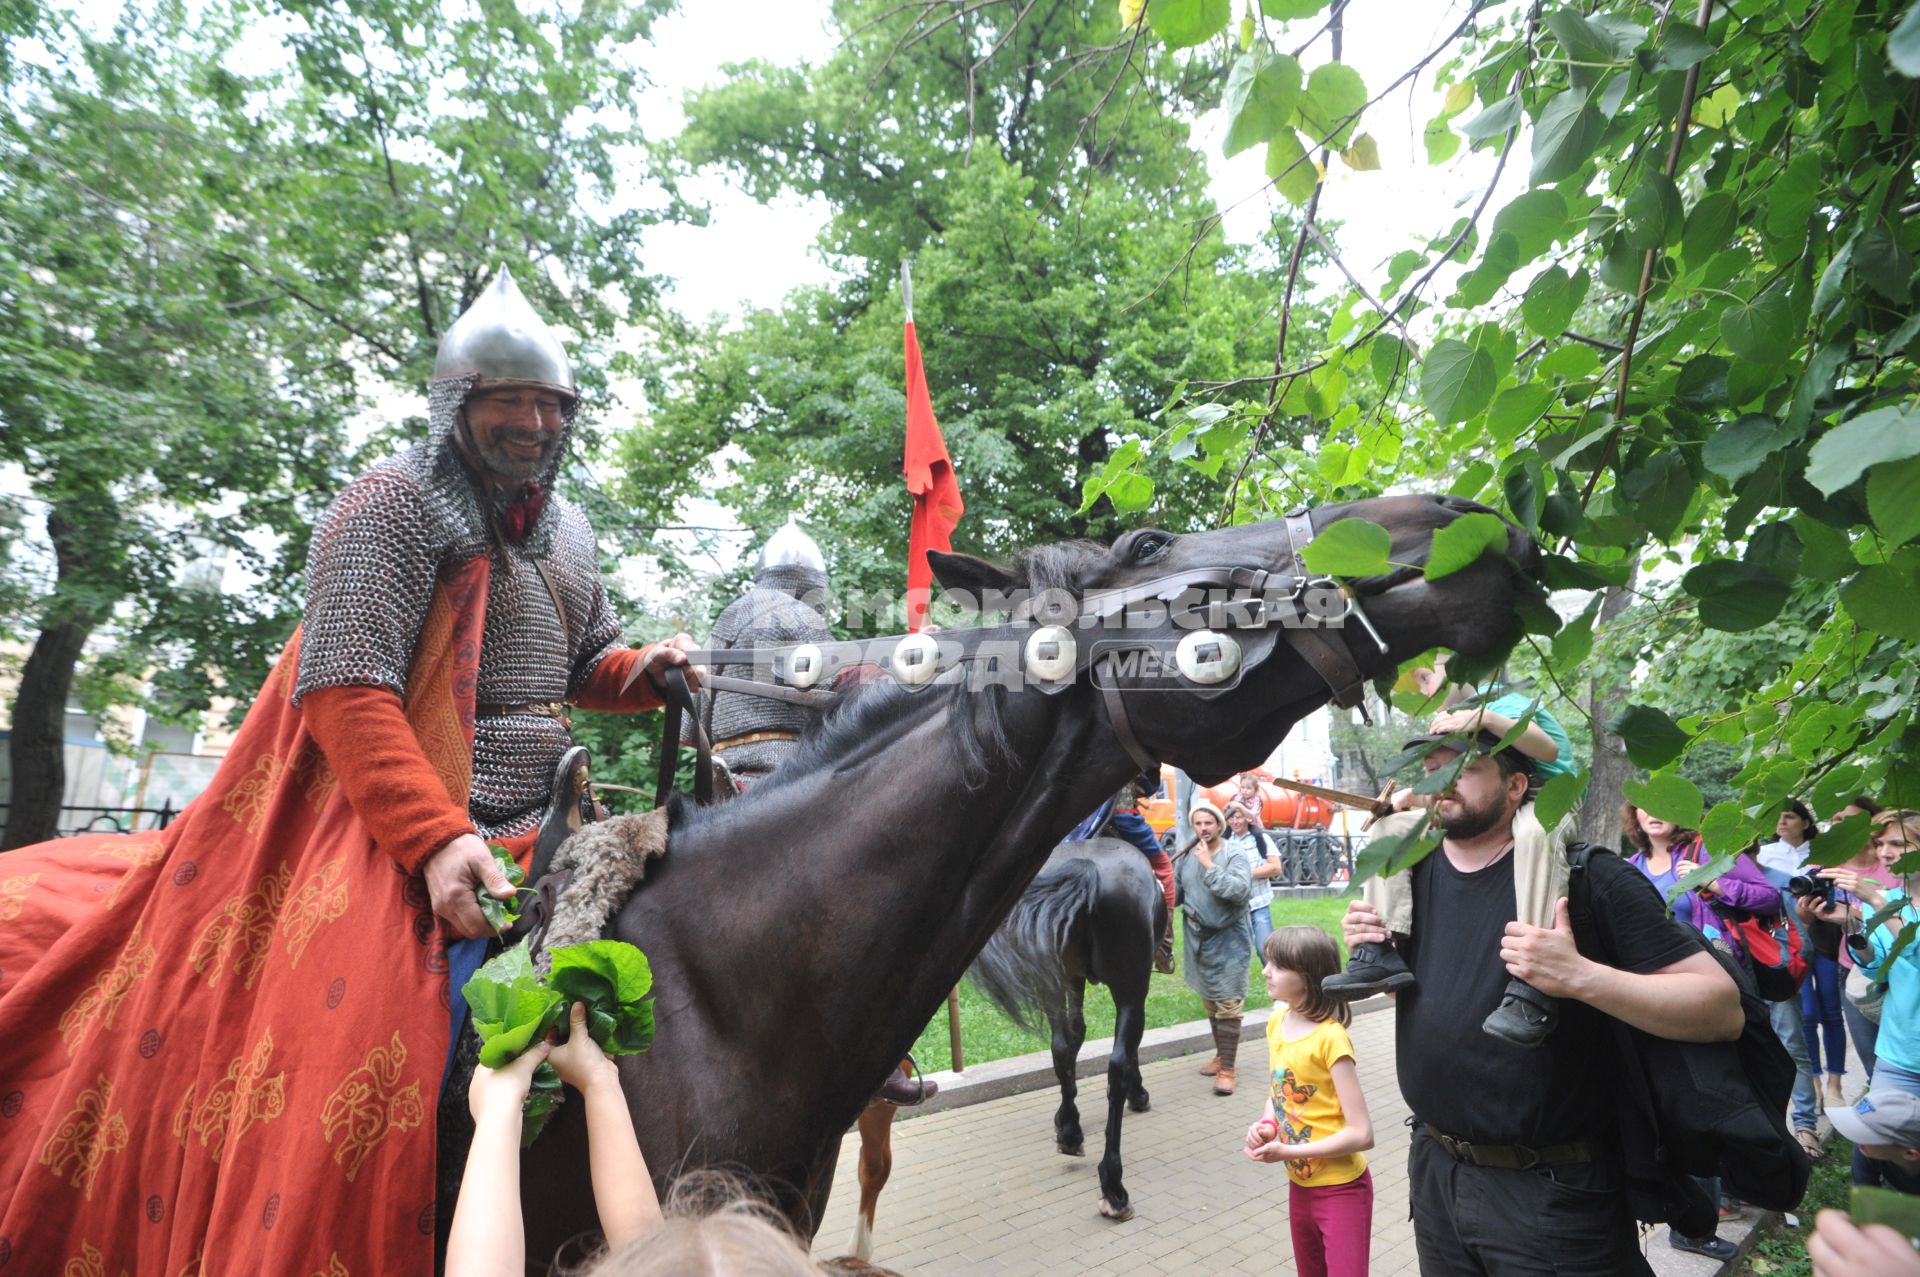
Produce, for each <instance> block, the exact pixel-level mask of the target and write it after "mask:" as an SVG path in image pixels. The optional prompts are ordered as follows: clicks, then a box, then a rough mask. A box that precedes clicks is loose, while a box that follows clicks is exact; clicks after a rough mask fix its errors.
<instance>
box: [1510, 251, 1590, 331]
mask: <svg viewBox="0 0 1920 1277" xmlns="http://www.w3.org/2000/svg"><path fill="white" fill-rule="evenodd" d="M1585 278H1586V277H1585V276H1584V275H1583V276H1581V279H1582V280H1584V279H1585ZM1585 291H1586V290H1585V288H1584V287H1581V288H1579V289H1576V287H1575V284H1574V281H1573V279H1572V277H1570V276H1569V275H1568V274H1567V272H1566V271H1564V270H1562V269H1560V267H1558V266H1549V267H1547V268H1546V269H1545V270H1543V271H1541V272H1540V273H1539V274H1538V275H1535V276H1534V277H1533V282H1532V283H1531V284H1528V285H1527V292H1526V295H1525V296H1524V297H1522V298H1521V299H1520V317H1521V318H1522V319H1523V320H1525V321H1526V324H1527V327H1528V328H1529V329H1531V330H1532V331H1533V332H1534V333H1536V334H1537V335H1539V336H1541V337H1549V338H1551V337H1558V336H1559V335H1560V334H1561V333H1563V332H1565V331H1566V330H1567V325H1568V324H1570V323H1572V322H1573V312H1574V310H1575V309H1576V308H1577V307H1578V306H1579V304H1580V300H1581V294H1583V293H1584V292H1585Z"/></svg>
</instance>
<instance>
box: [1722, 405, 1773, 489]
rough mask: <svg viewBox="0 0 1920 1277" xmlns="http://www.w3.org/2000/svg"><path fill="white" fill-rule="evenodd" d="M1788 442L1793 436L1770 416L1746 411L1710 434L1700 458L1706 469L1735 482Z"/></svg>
mask: <svg viewBox="0 0 1920 1277" xmlns="http://www.w3.org/2000/svg"><path fill="white" fill-rule="evenodd" d="M1791 442H1792V437H1791V436H1790V435H1789V434H1787V433H1786V432H1785V431H1783V430H1782V429H1781V427H1780V423H1779V422H1777V421H1775V420H1774V419H1773V418H1772V417H1769V416H1767V415H1765V414H1764V413H1757V412H1755V413H1748V414H1747V415H1746V416H1744V417H1742V418H1740V419H1739V420H1738V421H1735V422H1731V423H1729V424H1727V425H1724V426H1721V427H1720V428H1719V429H1718V430H1716V431H1714V432H1713V433H1712V434H1711V435H1709V436H1708V437H1707V443H1706V446H1705V447H1704V448H1702V449H1701V450H1700V459H1701V461H1703V462H1704V463H1705V464H1706V467H1707V469H1709V470H1711V471H1713V472H1714V473H1715V474H1717V475H1719V476H1721V477H1722V478H1725V479H1729V480H1732V481H1733V482H1735V483H1738V482H1739V481H1740V480H1742V479H1744V478H1746V477H1747V476H1748V475H1750V474H1752V473H1753V472H1754V471H1755V470H1758V469H1759V468H1760V463H1761V462H1762V461H1764V460H1766V459H1767V457H1768V456H1769V455H1770V454H1772V453H1774V452H1776V451H1778V450H1779V449H1780V448H1782V447H1784V446H1786V445H1787V444H1788V443H1791Z"/></svg>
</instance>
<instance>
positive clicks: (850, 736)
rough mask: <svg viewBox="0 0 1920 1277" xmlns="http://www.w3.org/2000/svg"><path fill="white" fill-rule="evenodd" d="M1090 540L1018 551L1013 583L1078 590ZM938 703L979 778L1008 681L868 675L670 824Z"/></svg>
mask: <svg viewBox="0 0 1920 1277" xmlns="http://www.w3.org/2000/svg"><path fill="white" fill-rule="evenodd" d="M1106 553H1107V551H1106V547H1105V546H1102V545H1100V544H1098V543H1097V542H1092V541H1067V542H1062V543H1060V544H1058V545H1044V546H1039V547H1037V548H1035V549H1032V550H1028V551H1024V552H1023V553H1021V554H1020V555H1018V556H1016V557H1015V560H1014V563H1013V565H1012V566H1010V567H1009V568H1008V569H1007V571H1008V574H1009V575H1010V576H1011V577H1012V578H1013V580H1014V581H1015V583H1016V587H1017V588H1021V589H1027V590H1031V591H1032V592H1034V593H1035V594H1038V593H1040V592H1041V591H1044V590H1054V589H1058V590H1065V591H1067V592H1068V593H1070V594H1073V595H1075V596H1076V597H1078V595H1079V593H1080V588H1081V586H1080V582H1081V581H1083V580H1084V579H1085V578H1086V575H1087V573H1088V571H1089V569H1090V568H1091V567H1092V566H1093V565H1094V564H1095V563H1097V562H1100V561H1103V560H1104V559H1105V557H1106ZM931 703H938V704H941V705H944V706H945V707H946V709H947V712H948V716H949V719H950V721H951V724H952V730H950V731H946V732H943V733H941V739H942V740H943V741H944V742H945V744H946V746H947V747H948V749H949V750H950V751H951V754H952V758H951V762H952V764H953V766H954V767H955V768H956V769H957V770H958V772H959V774H960V775H961V777H962V778H963V779H964V780H965V782H966V784H967V786H968V787H969V788H976V789H977V788H978V787H980V786H981V785H984V784H985V783H986V780H987V776H988V774H989V773H990V771H991V769H992V767H993V764H994V763H995V762H997V761H999V760H1000V759H1001V758H1002V757H1004V755H1005V754H1006V751H1007V744H1008V742H1007V729H1006V708H1007V689H1006V688H1005V687H1003V686H1000V685H998V684H988V685H987V686H984V687H973V686H970V685H969V684H968V681H967V680H966V679H964V678H962V679H960V680H958V681H956V682H954V683H952V684H936V685H934V686H932V687H928V688H926V689H925V690H923V691H913V690H909V689H907V688H905V687H902V686H900V685H899V684H897V683H895V682H893V681H892V680H891V679H874V680H872V681H870V682H867V683H863V684H861V685H860V686H858V687H855V688H852V689H850V690H848V691H846V692H843V693H841V694H840V696H839V697H838V698H837V699H836V701H835V703H834V704H833V705H832V706H830V707H829V708H828V709H827V711H826V712H825V713H824V714H822V715H821V717H820V718H819V719H817V720H816V721H815V722H814V723H813V724H812V725H811V726H810V727H808V728H807V730H806V731H805V732H804V733H802V735H801V737H800V740H799V742H798V743H797V744H796V745H795V746H794V749H793V752H792V753H791V754H789V755H788V756H787V757H786V758H785V759H784V760H783V761H782V762H781V763H780V765H779V766H778V767H776V768H774V770H773V771H772V772H771V773H769V774H768V775H767V777H766V778H765V779H764V780H762V781H760V782H759V783H758V784H756V785H755V786H754V787H753V788H752V789H750V790H748V791H747V793H745V794H744V795H742V796H741V797H740V798H737V799H735V800H733V801H731V802H726V803H720V804H717V805H715V806H713V807H705V808H701V807H694V806H692V805H691V804H688V805H686V806H685V807H676V809H675V810H674V811H673V812H672V813H671V815H672V824H673V827H674V828H675V829H676V830H678V829H680V828H681V827H682V825H683V824H684V825H704V824H706V823H707V822H708V821H709V820H714V819H719V818H720V817H721V816H722V815H723V814H724V813H726V812H729V811H733V810H736V809H739V808H741V807H742V806H743V805H745V804H748V803H751V802H752V801H753V800H755V799H756V798H758V797H760V796H761V795H763V794H772V793H777V792H779V791H780V790H783V789H785V788H787V787H789V786H791V785H793V784H796V783H798V782H799V781H800V780H801V779H802V778H804V777H806V776H808V775H810V774H811V773H813V772H816V771H818V770H819V769H821V768H822V767H829V766H835V765H841V766H844V765H845V764H846V762H847V760H848V759H849V757H851V756H857V755H858V754H860V753H863V752H866V751H870V750H876V749H882V748H885V747H886V746H887V745H888V744H889V743H890V742H891V740H892V738H893V737H894V736H895V735H896V734H897V732H898V731H899V729H900V728H901V727H903V726H904V725H906V724H907V723H909V722H911V721H913V719H914V717H915V716H914V715H913V713H912V711H913V709H914V707H915V706H917V705H927V704H931Z"/></svg>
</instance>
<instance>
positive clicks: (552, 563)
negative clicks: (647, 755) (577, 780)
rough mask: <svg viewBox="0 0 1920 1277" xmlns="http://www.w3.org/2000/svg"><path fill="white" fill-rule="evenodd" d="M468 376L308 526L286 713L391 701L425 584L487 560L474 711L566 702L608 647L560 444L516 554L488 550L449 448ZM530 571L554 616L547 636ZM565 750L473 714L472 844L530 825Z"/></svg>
mask: <svg viewBox="0 0 1920 1277" xmlns="http://www.w3.org/2000/svg"><path fill="white" fill-rule="evenodd" d="M473 384H474V379H473V378H460V379H453V380H447V381H437V382H435V383H433V387H432V390H431V392H430V394H429V397H428V415H429V421H430V423H431V430H430V435H429V438H428V440H427V442H425V443H422V444H419V445H417V446H415V447H413V448H409V449H408V450H407V451H405V452H403V453H400V454H399V455H398V456H395V457H390V458H388V459H387V460H385V461H382V462H381V463H380V464H378V465H376V466H375V467H374V468H373V469H371V470H369V471H368V472H367V473H366V474H364V475H361V476H360V477H359V478H357V479H355V480H354V481H353V482H352V483H350V484H348V485H347V488H346V490H345V491H344V492H342V493H341V494H340V496H339V497H338V498H336V499H335V501H334V503H333V504H332V505H331V506H329V507H328V508H327V511H326V513H325V514H324V515H322V516H321V518H320V523H319V525H318V527H316V528H315V530H314V536H313V547H312V550H311V553H310V555H309V558H308V563H307V609H306V617H305V620H304V622H303V626H302V639H301V645H300V671H299V677H298V678H297V680H296V681H295V684H294V692H293V700H294V703H295V704H298V703H299V702H300V699H301V698H302V697H304V696H305V695H306V694H307V693H308V692H311V691H313V690H315V689H316V688H323V687H344V686H371V687H384V688H387V689H388V690H389V691H392V692H393V693H394V694H395V695H404V694H405V688H406V682H407V674H408V671H409V670H411V668H412V666H413V658H414V648H415V645H416V644H417V642H418V641H419V637H420V631H421V629H422V628H423V627H424V625H425V624H426V617H427V609H428V607H429V606H430V605H431V604H432V601H433V589H434V585H435V583H436V582H437V580H438V579H439V574H440V572H441V571H442V570H443V569H445V568H449V567H452V566H454V565H457V564H460V563H464V562H466V561H467V560H469V559H472V558H474V557H475V556H477V555H481V554H486V553H488V552H489V551H491V552H492V554H493V569H492V571H491V573H490V574H489V580H488V587H487V609H486V624H485V629H484V631H483V634H482V638H481V644H480V671H479V678H478V682H477V686H476V689H475V699H476V700H477V701H478V702H479V704H480V705H482V706H488V705H528V704H543V703H546V702H551V701H563V700H570V699H572V698H573V697H574V696H576V695H578V693H579V691H580V689H581V688H582V687H583V686H584V685H585V684H586V682H587V680H588V679H589V678H590V677H591V676H592V674H593V671H594V669H595V668H596V667H597V666H598V665H599V664H600V661H601V659H602V658H603V657H605V656H606V654H607V652H608V651H610V650H612V649H613V648H614V647H615V646H616V645H617V644H618V643H619V641H620V624H619V622H618V620H616V619H615V617H614V615H613V612H612V610H611V609H610V608H609V607H608V606H607V600H606V593H605V591H604V589H603V588H602V586H601V581H600V566H599V560H598V556H597V553H596V549H595V544H594V538H593V530H592V529H591V528H589V527H588V526H587V520H586V516H585V515H583V514H582V513H581V512H580V509H579V507H577V506H575V505H574V504H573V503H572V502H570V501H568V500H566V499H565V498H564V497H561V496H559V495H558V494H555V493H553V490H552V483H553V478H554V475H555V474H556V473H557V471H558V470H559V466H560V461H561V458H562V457H563V456H564V455H565V452H566V444H567V441H568V439H569V438H570V437H571V435H572V430H573V412H572V408H571V406H569V408H568V411H567V414H566V418H565V425H564V426H563V428H562V433H561V438H560V445H559V446H558V447H557V448H555V450H554V455H553V459H552V460H551V461H550V462H549V464H548V466H547V469H546V470H545V471H544V472H543V473H542V475H541V477H540V483H541V486H542V487H543V488H544V489H545V490H546V491H547V492H548V493H549V495H548V498H547V502H546V505H545V508H544V509H542V510H541V512H540V517H539V519H538V520H536V521H535V523H534V525H533V527H532V528H531V529H530V530H529V531H528V533H527V535H526V537H525V538H524V539H522V540H521V541H520V543H519V544H517V545H505V546H496V545H494V543H493V542H494V538H493V536H492V535H491V533H490V532H489V522H490V520H489V518H488V512H487V510H486V508H485V506H484V505H483V504H482V500H483V498H482V492H481V487H480V484H479V482H478V480H477V479H476V478H475V477H474V475H473V472H472V471H471V470H470V469H469V468H468V466H467V463H466V462H465V461H464V460H463V459H462V458H461V456H460V453H459V450H458V448H457V447H456V446H455V444H454V442H453V430H454V426H455V423H456V422H457V420H458V416H459V408H460V405H461V404H462V403H463V402H465V400H466V396H467V392H468V391H469V390H470V389H471V388H472V386H473ZM535 560H541V561H544V563H545V565H546V568H547V571H548V573H549V574H550V575H551V576H552V578H553V584H554V588H555V590H556V591H557V592H558V593H559V595H560V598H561V601H562V602H563V603H564V604H565V605H566V611H567V627H566V631H565V632H563V630H562V628H561V624H560V618H559V615H558V613H557V612H556V611H555V609H554V604H553V598H552V595H551V594H549V593H548V590H547V586H546V583H545V581H543V580H542V578H541V574H540V570H539V568H538V567H536V566H535ZM572 744H573V738H572V736H571V735H570V734H569V733H568V731H567V729H566V727H565V726H564V725H563V724H562V723H560V722H559V721H558V720H556V719H553V718H549V717H546V716H543V715H538V714H501V715H489V714H482V715H481V717H480V718H479V720H478V723H477V725H476V727H475V731H474V741H473V792H472V795H471V797H470V799H469V802H468V814H469V815H470V816H472V818H473V821H474V823H475V825H477V826H478V827H479V829H480V832H481V834H482V835H483V836H487V837H499V836H504V835H510V834H514V833H523V832H525V831H526V830H528V829H531V828H533V827H534V826H535V825H537V824H538V823H539V821H540V817H541V816H542V814H543V813H544V810H545V807H546V804H547V800H548V796H549V792H550V790H551V786H552V783H553V770H554V768H555V767H556V766H558V765H559V762H560V756H561V755H562V754H563V753H565V752H566V750H567V749H568V748H569V747H570V746H571V745H572Z"/></svg>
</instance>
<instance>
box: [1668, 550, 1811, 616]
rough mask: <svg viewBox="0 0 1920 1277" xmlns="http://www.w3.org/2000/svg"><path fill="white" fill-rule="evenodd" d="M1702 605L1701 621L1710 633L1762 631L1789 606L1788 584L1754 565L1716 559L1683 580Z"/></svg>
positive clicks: (1684, 585)
mask: <svg viewBox="0 0 1920 1277" xmlns="http://www.w3.org/2000/svg"><path fill="white" fill-rule="evenodd" d="M1680 586H1681V588H1682V589H1684V590H1685V591H1686V592H1687V593H1688V594H1691V595H1692V596H1693V597H1694V598H1696V599H1698V600H1699V601H1700V620H1701V622H1702V624H1704V625H1706V626H1708V627H1709V628H1710V629H1716V630H1727V631H1729V632H1732V633H1736V634H1737V633H1741V632H1744V631H1746V630H1755V629H1759V628H1760V627H1761V626H1762V625H1765V624H1766V623H1767V622H1768V621H1771V620H1772V619H1773V618H1774V617H1776V616H1778V615H1780V609H1781V608H1783V607H1785V606H1786V604H1787V593H1788V590H1787V584H1786V582H1784V581H1782V580H1781V579H1780V578H1779V577H1777V576H1774V575H1773V574H1772V573H1771V572H1768V571H1765V570H1764V569H1762V568H1759V567H1756V566H1755V565H1754V564H1751V563H1742V562H1738V561H1736V560H1733V559H1714V560H1712V561H1710V562H1707V563H1702V564H1701V565H1700V566H1699V567H1697V568H1694V569H1693V570H1692V571H1690V572H1688V573H1687V574H1686V575H1685V576H1683V577H1681V578H1680Z"/></svg>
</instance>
